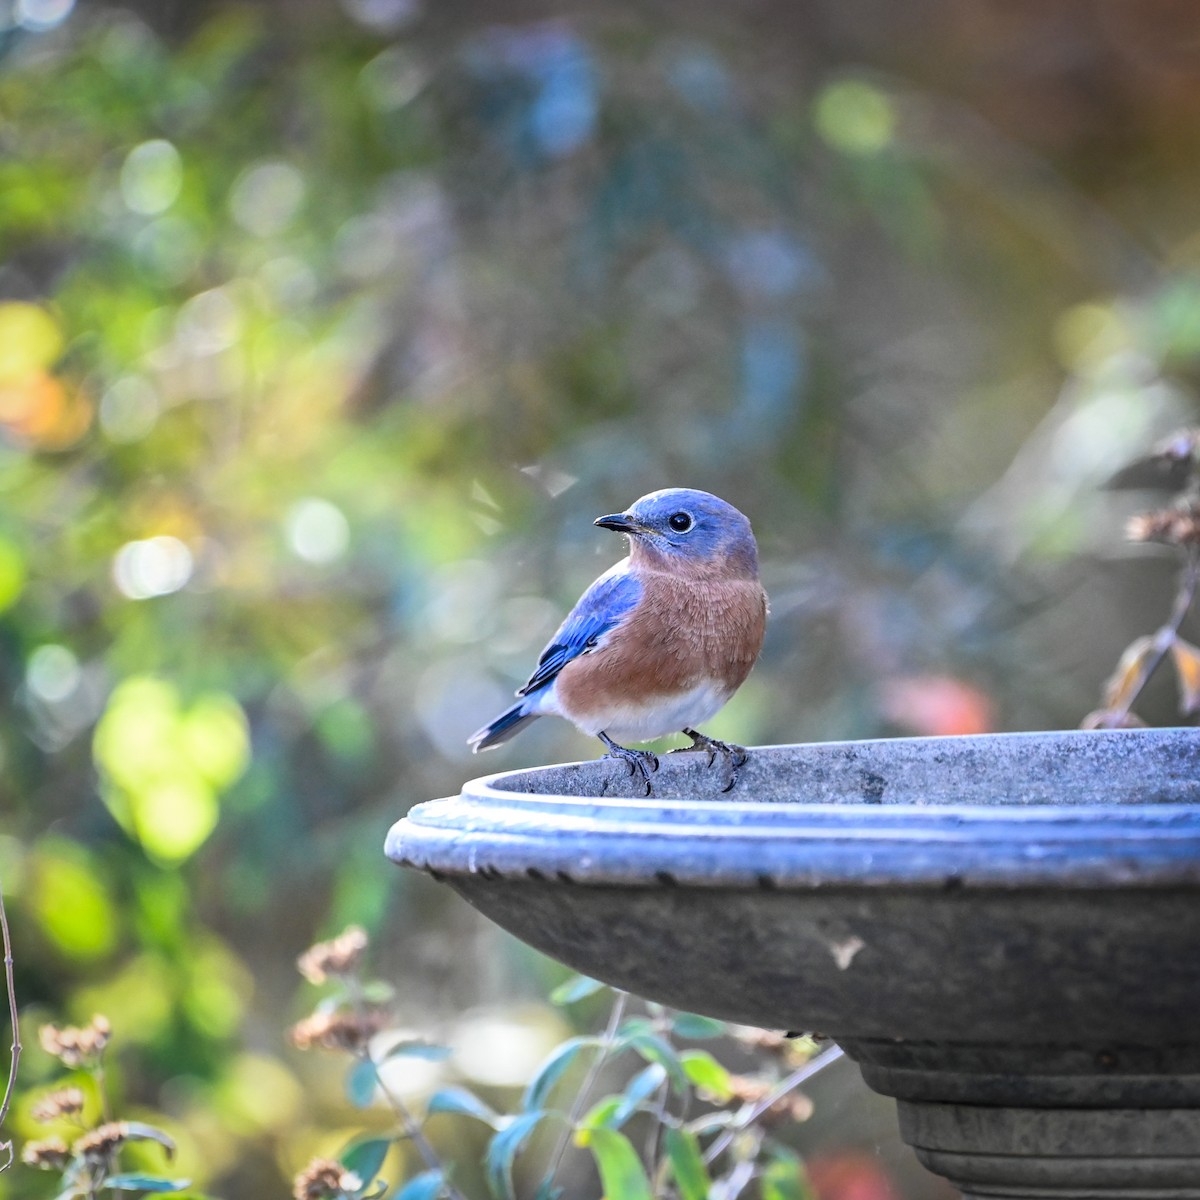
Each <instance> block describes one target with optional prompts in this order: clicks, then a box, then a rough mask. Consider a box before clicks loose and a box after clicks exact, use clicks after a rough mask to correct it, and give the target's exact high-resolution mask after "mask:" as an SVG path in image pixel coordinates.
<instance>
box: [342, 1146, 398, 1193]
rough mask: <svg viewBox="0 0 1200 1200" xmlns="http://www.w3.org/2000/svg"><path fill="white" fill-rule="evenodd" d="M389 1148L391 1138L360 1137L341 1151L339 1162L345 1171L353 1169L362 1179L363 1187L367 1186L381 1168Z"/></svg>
mask: <svg viewBox="0 0 1200 1200" xmlns="http://www.w3.org/2000/svg"><path fill="white" fill-rule="evenodd" d="M391 1148H392V1139H391V1138H386V1137H374V1138H360V1139H359V1140H358V1141H356V1142H351V1143H350V1145H349V1146H347V1147H346V1149H345V1150H343V1151H342V1157H341V1164H342V1166H343V1167H345V1168H346V1170H347V1171H353V1172H354V1173H355V1175H357V1176H358V1177H359V1179H361V1180H362V1181H363V1187H367V1186H368V1185H369V1184H370V1183H371V1182H372V1181H373V1180H374V1179H375V1177H376V1176H377V1175H378V1174H379V1172H380V1170H381V1169H382V1168H383V1160H384V1159H385V1158H387V1156H388V1151H389V1150H390V1149H391Z"/></svg>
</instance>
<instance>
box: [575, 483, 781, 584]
mask: <svg viewBox="0 0 1200 1200" xmlns="http://www.w3.org/2000/svg"><path fill="white" fill-rule="evenodd" d="M595 523H596V524H597V525H600V526H602V527H603V528H604V529H615V530H616V531H617V532H618V533H627V534H628V535H629V541H630V546H631V551H630V553H631V554H632V556H633V557H634V559H635V560H636V559H637V558H638V557H639V556H645V557H648V558H651V559H654V558H659V559H664V560H666V561H667V562H668V563H673V564H676V565H681V566H682V565H692V566H696V567H707V568H710V569H719V570H722V571H726V572H729V573H732V574H737V575H744V576H749V577H751V578H754V577H756V576H757V575H758V546H757V544H756V543H755V541H754V534H753V533H752V532H751V530H750V522H749V521H748V520H747V519H746V518H745V516H744V515H743V514H742V513H740V512H738V510H737V509H736V508H734V507H733V505H732V504H726V502H725V501H724V500H722V499H721V498H720V497H719V496H714V495H713V494H712V493H711V492H699V491H696V490H695V489H694V488H664V489H663V490H662V491H659V492H651V493H650V494H649V495H648V496H643V497H642V498H641V499H640V500H638V501H636V502H635V503H634V504H632V505H631V506H630V507H629V509H628V510H627V511H626V512H623V513H614V514H613V515H612V516H610V517H597V518H596V522H595Z"/></svg>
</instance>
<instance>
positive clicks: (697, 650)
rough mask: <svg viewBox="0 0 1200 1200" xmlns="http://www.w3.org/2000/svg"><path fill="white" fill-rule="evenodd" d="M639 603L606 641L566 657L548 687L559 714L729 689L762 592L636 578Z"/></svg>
mask: <svg viewBox="0 0 1200 1200" xmlns="http://www.w3.org/2000/svg"><path fill="white" fill-rule="evenodd" d="M642 580H643V583H644V586H645V591H644V593H643V598H642V602H641V604H640V605H639V606H638V608H637V610H636V612H635V613H634V614H633V615H632V616H631V617H630V618H629V620H628V621H626V622H625V624H623V625H622V626H621V627H620V628H619V629H616V630H614V631H613V632H612V633H611V634H610V635H609V636H608V639H607V640H606V641H605V643H604V644H603V645H602V646H601V647H600V648H599V649H598V650H595V651H593V652H592V653H591V654H585V655H583V656H582V657H580V658H577V659H575V660H574V661H573V662H570V663H568V664H567V665H566V666H565V667H564V668H563V670H562V672H561V674H560V675H559V676H558V680H557V682H556V686H555V691H556V694H557V696H558V700H559V703H560V704H561V706H562V708H563V711H564V712H566V713H573V714H580V713H585V712H586V713H602V712H604V711H605V710H606V709H609V708H613V709H616V708H619V707H621V706H623V705H626V704H628V703H629V702H630V701H631V700H633V701H635V702H636V701H640V700H642V699H646V700H649V699H651V698H652V697H655V696H671V695H677V694H679V693H681V692H685V691H687V690H689V689H691V688H694V687H696V686H697V685H698V684H702V683H709V682H712V683H716V684H718V685H719V686H721V687H723V688H725V689H727V691H728V693H729V694H731V695H732V693H733V692H734V691H735V690H736V689H737V688H738V687H739V686H740V685H741V684H742V682H743V680H744V679H745V678H746V676H747V675H749V674H750V669H751V668H752V667H753V666H754V662H755V659H757V658H758V652H759V650H760V649H761V647H762V640H763V631H764V629H765V627H766V619H767V597H766V593H765V592H764V591H763V589H762V586H761V585H760V584H759V582H758V581H757V580H752V579H736V580H724V581H717V580H709V579H695V578H690V579H689V578H680V577H679V576H678V575H673V574H666V573H665V572H653V573H647V574H644V575H643V576H642Z"/></svg>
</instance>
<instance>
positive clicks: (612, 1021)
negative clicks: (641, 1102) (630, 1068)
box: [545, 992, 629, 1180]
mask: <svg viewBox="0 0 1200 1200" xmlns="http://www.w3.org/2000/svg"><path fill="white" fill-rule="evenodd" d="M628 1003H629V997H628V996H627V995H626V994H625V993H624V992H618V993H617V996H616V999H615V1000H614V1001H613V1006H612V1011H611V1012H610V1013H609V1014H608V1024H607V1025H606V1026H605V1027H604V1033H603V1034H602V1035H601V1038H600V1048H599V1053H598V1054H597V1055H596V1057H595V1058H594V1059H593V1060H592V1064H591V1066H590V1067H588V1070H587V1074H586V1075H585V1076H584V1077H583V1084H582V1085H581V1086H580V1088H579V1091H577V1092H576V1093H575V1098H574V1100H572V1101H571V1110H570V1112H568V1113H567V1123H566V1125H564V1126H563V1131H562V1133H560V1134H559V1136H558V1144H557V1145H556V1146H555V1147H554V1153H553V1154H551V1155H550V1161H549V1163H548V1164H547V1166H546V1176H545V1177H546V1179H548V1180H549V1179H553V1178H554V1176H555V1174H556V1173H557V1172H558V1168H559V1166H560V1164H561V1163H562V1158H563V1155H564V1154H566V1152H567V1145H568V1144H569V1143H570V1141H571V1134H572V1132H573V1131H574V1129H575V1125H576V1123H577V1122H578V1121H579V1118H580V1117H581V1116H583V1105H584V1101H585V1100H586V1099H587V1096H588V1093H589V1092H590V1091H591V1090H592V1088H593V1087H594V1086H595V1083H596V1079H597V1077H598V1076H599V1074H600V1068H601V1067H602V1066H603V1065H604V1060H605V1059H606V1058H607V1057H608V1053H609V1051H610V1050H611V1049H612V1047H613V1042H615V1041H616V1040H617V1030H618V1029H620V1027H621V1021H622V1020H623V1019H624V1017H625V1007H626V1005H627V1004H628Z"/></svg>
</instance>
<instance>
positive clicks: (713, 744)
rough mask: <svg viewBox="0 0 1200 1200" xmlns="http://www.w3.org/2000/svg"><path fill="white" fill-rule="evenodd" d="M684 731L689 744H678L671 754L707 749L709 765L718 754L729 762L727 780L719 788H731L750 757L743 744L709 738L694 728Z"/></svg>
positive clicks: (724, 790) (723, 789) (726, 790)
mask: <svg viewBox="0 0 1200 1200" xmlns="http://www.w3.org/2000/svg"><path fill="white" fill-rule="evenodd" d="M683 732H684V733H686V734H687V735H688V737H690V738H691V739H692V744H691V745H690V746H680V747H679V750H672V751H671V753H672V754H677V753H680V752H681V751H682V752H683V753H690V752H691V751H692V750H707V751H708V765H709V766H710V767H711V766H712V765H713V763H714V762H716V759H717V755H718V754H720V755H721V756H722V757H723V758H724V759H725V761H726V762H727V763H728V764H729V782H728V783H727V784H726V785H725V786H724V787H723V788H722V789H721V791H723V792H728V791H731V790H732V789H733V785H734V784H735V783H737V781H738V773H739V772H740V771H741V769H742V767H744V766H745V765H746V760H747V759H748V758H749V757H750V756H749V754H747V753H746V747H745V746H738V745H735V744H734V743H733V742H720V741H718V740H717V739H716V738H710V737H709V736H708V735H707V734H703V733H697V732H696V730H694V729H684V730H683Z"/></svg>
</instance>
